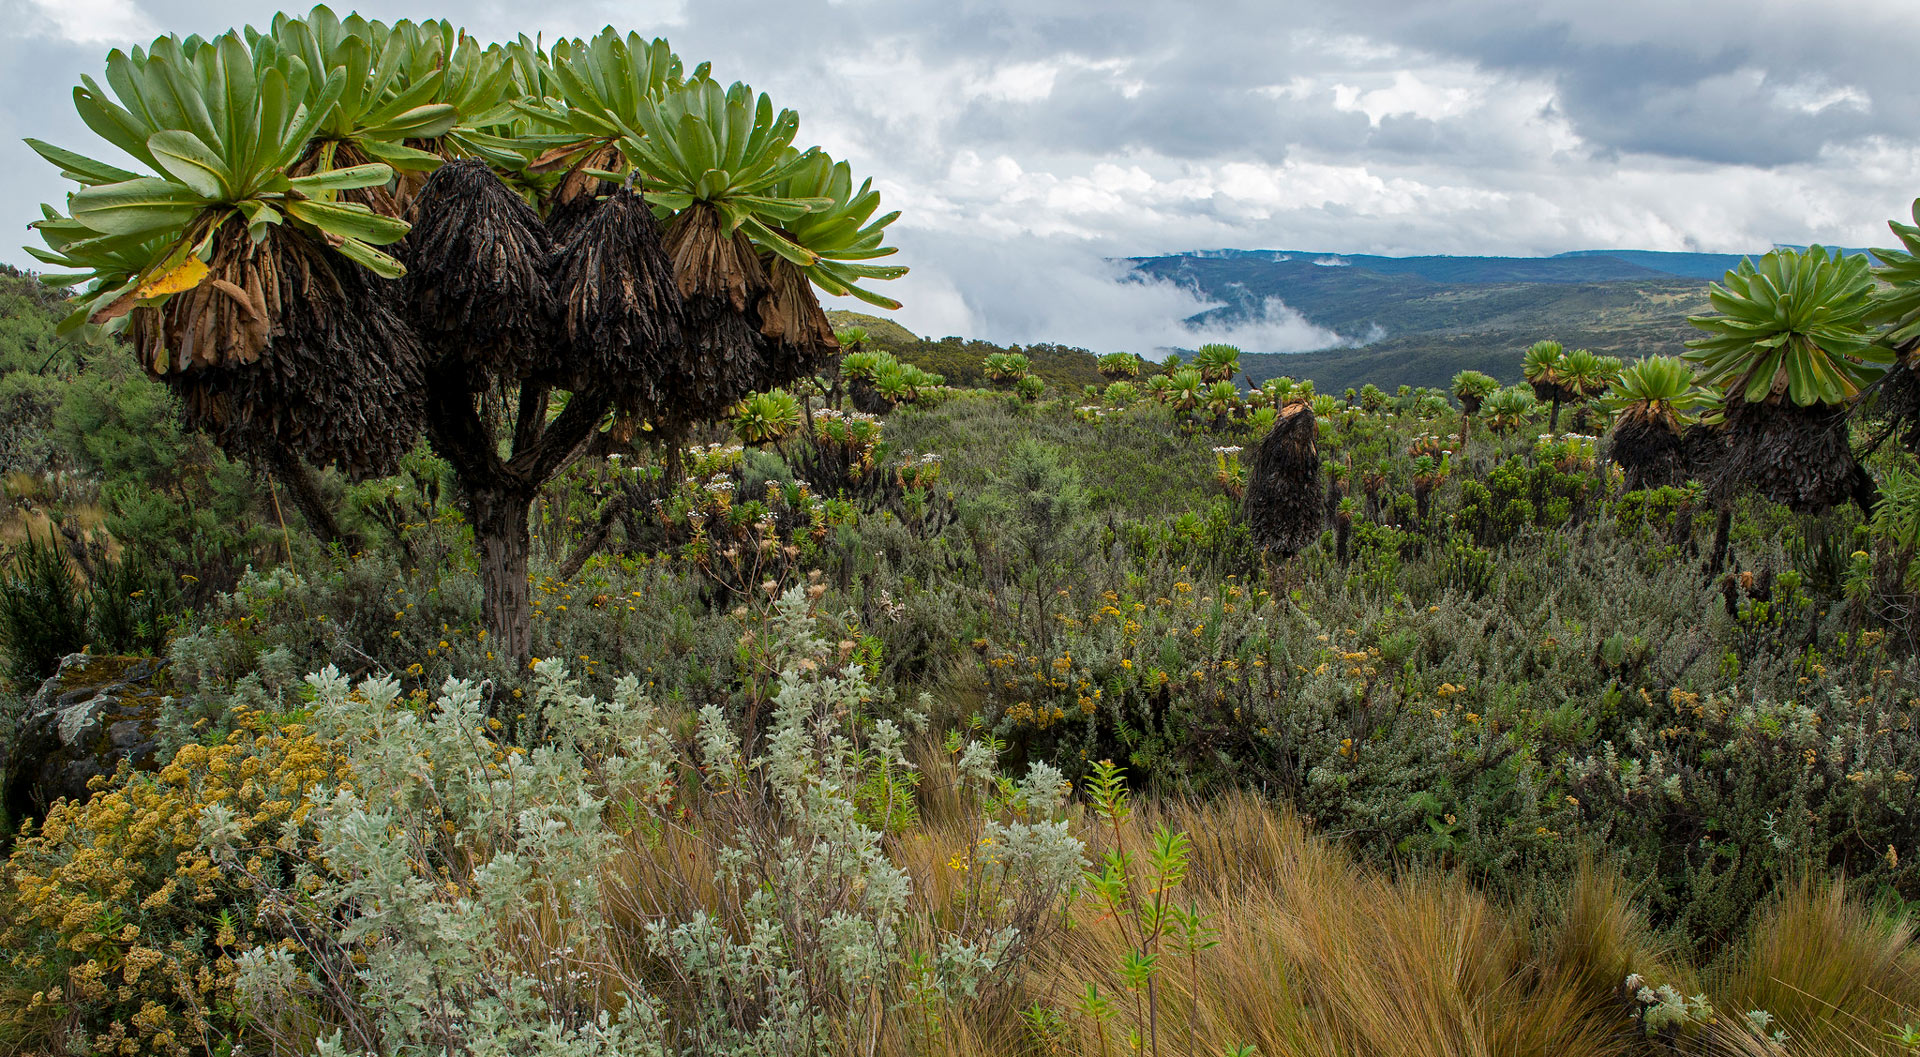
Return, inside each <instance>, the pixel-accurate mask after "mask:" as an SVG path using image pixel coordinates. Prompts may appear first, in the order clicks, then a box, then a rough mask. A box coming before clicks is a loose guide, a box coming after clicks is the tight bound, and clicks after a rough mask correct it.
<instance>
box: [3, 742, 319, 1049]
mask: <svg viewBox="0 0 1920 1057" xmlns="http://www.w3.org/2000/svg"><path fill="white" fill-rule="evenodd" d="M344 764H345V761H344V759H343V758H342V757H341V756H340V755H339V753H338V751H337V750H336V747H335V746H334V745H332V744H330V743H327V742H323V741H321V740H320V739H318V738H316V737H315V736H314V735H313V734H311V733H310V732H308V731H307V730H306V728H304V727H303V726H300V725H299V724H288V725H284V726H272V725H269V724H266V723H264V722H262V721H261V719H260V717H258V716H246V717H243V718H242V719H241V721H240V727H239V729H237V730H235V731H234V732H233V733H232V734H231V735H229V736H228V737H227V738H226V739H225V740H224V741H221V742H219V743H217V744H213V745H203V744H190V745H187V746H185V747H184V748H182V749H180V750H179V751H178V752H177V753H175V755H174V756H173V758H172V759H171V760H170V761H169V762H168V763H167V765H166V766H165V767H163V768H162V769H161V770H160V771H159V772H158V773H144V772H134V771H131V770H129V769H126V768H123V769H122V770H121V772H120V774H118V775H116V776H115V778H114V779H113V781H111V782H101V781H100V780H98V779H96V783H97V788H98V791H97V792H96V793H95V795H94V796H93V797H92V799H90V800H88V801H86V802H85V803H73V802H68V801H62V802H60V803H58V804H56V805H54V807H53V808H52V809H51V810H49V811H48V813H47V817H46V818H45V820H44V821H43V822H42V823H41V824H40V825H39V826H38V827H37V828H35V827H32V826H29V827H28V828H27V829H25V830H24V831H23V833H22V835H21V838H20V840H19V841H18V842H17V843H16V844H15V845H14V848H13V852H12V854H11V856H10V857H9V858H8V860H7V862H6V863H5V865H4V867H3V868H0V950H4V951H5V952H6V953H5V954H4V956H3V957H4V962H0V973H4V978H3V979H0V1033H4V1034H3V1035H0V1037H4V1038H6V1039H7V1041H9V1042H10V1043H12V1044H13V1045H14V1046H15V1047H17V1048H20V1049H24V1050H27V1051H32V1052H45V1051H49V1050H59V1049H69V1050H72V1049H81V1050H85V1051H89V1052H96V1053H111V1054H124V1055H128V1057H132V1055H140V1054H164V1055H176V1054H188V1053H211V1052H218V1051H220V1050H222V1049H224V1048H225V1047H224V1045H223V1044H225V1043H230V1042H233V1041H236V1040H237V1033H238V1019H237V1014H236V1010H235V1008H234V1003H233V985H234V980H235V964H234V959H235V958H236V957H237V956H238V955H239V954H240V953H241V952H242V951H245V950H248V949H250V948H252V947H254V946H257V945H266V946H273V945H275V944H276V943H278V942H279V938H278V937H275V936H272V935H269V934H266V933H265V931H263V930H262V929H261V928H260V927H259V926H257V925H256V923H255V921H254V917H255V915H254V914H252V913H251V907H252V905H253V904H254V902H255V897H254V896H253V895H252V893H251V892H250V891H249V885H250V883H251V882H250V881H249V880H248V879H247V877H246V876H244V875H241V874H237V873H232V872H229V871H226V870H223V869H221V868H220V867H218V866H216V865H215V864H214V863H213V862H212V861H211V860H210V859H209V858H208V857H207V856H206V855H204V854H203V853H202V852H201V851H200V849H199V845H200V841H199V825H200V814H201V811H202V809H203V808H205V807H206V806H208V805H210V804H216V803H218V804H223V805H225V806H226V807H227V808H228V809H229V810H231V811H232V812H233V813H234V816H235V819H236V821H237V822H238V824H239V825H240V826H241V828H242V830H243V832H244V835H245V841H246V844H247V845H248V848H249V855H250V856H251V858H252V865H253V866H254V867H255V869H254V870H252V871H249V872H251V873H252V874H254V875H255V876H259V875H260V874H261V873H262V872H263V871H280V870H290V869H291V868H292V867H293V866H294V865H295V864H294V863H293V862H291V861H290V859H292V858H293V857H294V856H292V855H290V854H289V852H290V851H293V850H295V849H298V848H301V847H306V846H309V845H308V842H302V841H299V840H298V836H299V832H300V830H301V828H302V823H303V822H304V820H305V818H306V814H307V810H308V806H307V800H306V792H307V790H308V789H309V788H310V787H312V786H314V785H316V784H321V783H325V784H330V785H335V784H340V783H341V782H342V781H343V780H344V779H345V778H346V777H347V774H348V772H347V770H346V769H345V766H344Z"/></svg>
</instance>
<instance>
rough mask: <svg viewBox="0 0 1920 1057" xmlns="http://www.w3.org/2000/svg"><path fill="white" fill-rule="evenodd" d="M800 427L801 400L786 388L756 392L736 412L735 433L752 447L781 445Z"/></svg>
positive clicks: (734, 418) (743, 401)
mask: <svg viewBox="0 0 1920 1057" xmlns="http://www.w3.org/2000/svg"><path fill="white" fill-rule="evenodd" d="M799 428H800V401H798V400H796V399H794V397H793V394H792V393H789V392H787V391H786V390H784V389H775V390H772V391H770V392H765V393H755V394H753V395H752V396H750V397H747V398H746V399H745V400H742V401H741V402H740V406H739V408H738V409H736V410H735V412H734V415H733V435H734V436H735V437H737V438H739V440H740V443H742V444H746V445H749V446H753V445H760V444H778V443H780V442H781V441H783V440H785V439H787V438H788V437H789V436H791V435H792V434H793V431H794V430H796V429H799Z"/></svg>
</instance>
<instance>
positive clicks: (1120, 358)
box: [1097, 352, 1140, 382]
mask: <svg viewBox="0 0 1920 1057" xmlns="http://www.w3.org/2000/svg"><path fill="white" fill-rule="evenodd" d="M1097 366H1098V369H1099V371H1100V377H1102V378H1105V379H1106V380H1107V381H1109V382H1119V381H1124V380H1126V379H1128V378H1138V377H1139V376H1140V357H1138V356H1136V355H1134V354H1133V353H1131V352H1109V353H1107V354H1106V355H1104V356H1102V357H1100V359H1099V361H1098V364H1097Z"/></svg>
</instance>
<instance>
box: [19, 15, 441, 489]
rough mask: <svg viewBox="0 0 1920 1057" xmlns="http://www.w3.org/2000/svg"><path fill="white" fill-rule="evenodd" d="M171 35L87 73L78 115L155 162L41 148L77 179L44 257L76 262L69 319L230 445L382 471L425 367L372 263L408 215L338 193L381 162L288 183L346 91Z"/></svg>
mask: <svg viewBox="0 0 1920 1057" xmlns="http://www.w3.org/2000/svg"><path fill="white" fill-rule="evenodd" d="M257 43H259V44H260V46H257V47H253V48H249V47H248V46H247V44H246V43H245V42H244V41H243V40H242V38H241V36H240V35H239V34H237V33H231V32H230V33H227V34H225V35H223V36H221V37H218V38H215V39H213V40H201V39H199V38H193V37H189V38H185V39H181V38H177V37H162V38H160V39H158V40H156V41H154V42H153V43H152V45H150V46H149V47H148V48H145V49H141V48H135V49H133V50H132V51H131V52H122V51H118V50H116V51H114V52H113V53H111V54H110V55H109V56H108V58H107V68H106V80H107V85H108V86H109V87H110V88H111V91H109V90H108V89H107V88H103V87H101V86H100V85H99V84H98V83H96V82H94V81H93V80H92V79H91V78H83V79H82V84H81V87H80V88H78V89H77V90H76V91H75V93H74V103H75V106H76V109H78V111H79V113H80V116H81V118H82V120H83V121H85V123H86V124H87V126H88V127H89V128H90V129H92V130H93V131H94V132H95V133H97V134H99V135H100V136H101V137H102V138H103V139H105V140H106V141H107V142H108V143H110V144H112V145H113V146H115V147H117V148H119V149H120V150H122V151H124V152H125V153H126V154H128V155H130V156H131V157H133V158H134V159H135V160H136V161H137V162H138V163H140V164H141V165H143V166H145V167H146V168H147V170H148V172H146V173H140V172H134V171H128V170H123V169H120V168H118V167H117V166H113V165H109V164H106V163H103V162H99V161H96V160H93V159H91V158H88V157H86V156H85V155H83V154H80V153H78V152H74V151H71V150H67V149H65V148H60V147H55V146H52V145H50V144H46V143H41V142H39V141H30V145H31V146H33V148H34V149H35V150H36V151H38V152H39V153H40V154H41V155H42V156H43V157H45V158H47V159H48V160H50V161H52V162H54V163H55V164H57V165H59V166H60V167H61V169H62V171H63V173H64V174H65V175H67V176H68V177H69V178H71V179H73V180H74V181H75V182H76V183H77V184H79V185H80V187H79V189H78V190H76V191H74V192H73V193H72V194H70V195H69V197H68V200H67V207H68V211H67V214H66V215H62V214H61V213H60V212H59V211H58V210H55V209H52V208H51V207H48V208H46V209H45V210H44V213H45V214H46V216H45V219H43V220H42V221H40V222H39V223H37V224H36V225H35V227H36V228H37V229H38V230H39V232H40V234H41V236H42V238H43V240H44V241H45V242H46V248H45V249H44V250H42V249H37V248H30V249H29V252H32V253H34V255H35V256H36V257H38V258H39V259H40V260H42V261H45V262H47V263H49V264H53V265H56V266H60V267H64V268H68V269H71V270H72V271H73V272H74V273H75V274H73V275H70V276H54V277H50V278H51V279H52V280H53V281H57V282H61V283H63V284H66V283H76V284H78V285H79V286H80V294H79V296H78V297H77V298H76V300H77V302H78V304H79V307H78V308H77V309H76V311H75V312H74V313H73V314H72V315H71V316H69V317H68V319H67V320H66V322H65V324H64V326H65V328H66V329H68V330H73V329H76V328H80V327H83V326H87V325H92V326H94V327H97V328H100V329H101V330H104V331H111V332H123V333H125V334H126V336H127V337H128V338H129V340H130V341H131V343H132V344H133V346H134V349H135V350H136V352H137V354H138V356H139V358H140V360H141V362H142V364H143V365H144V366H145V367H146V368H147V369H148V370H149V371H151V372H152V373H154V374H155V375H157V376H160V377H163V378H165V379H166V380H168V381H169V382H170V383H171V384H172V385H173V386H174V388H175V390H176V391H177V392H178V393H179V394H180V396H181V398H182V401H183V404H184V407H185V411H186V415H187V418H188V421H189V423H190V424H191V425H194V426H197V427H200V428H203V429H205V430H206V431H207V432H208V433H210V434H211V435H212V436H213V437H214V439H215V440H216V441H218V442H219V443H221V444H222V446H224V447H226V448H227V449H228V450H230V451H232V452H233V453H235V454H241V455H248V456H266V455H268V454H270V453H273V452H284V451H288V450H294V451H300V452H303V453H306V454H307V455H308V457H310V458H311V459H313V460H314V461H315V462H326V461H338V462H339V463H340V464H341V465H342V466H343V467H345V468H346V469H348V470H349V471H350V472H353V473H356V474H372V473H380V472H385V471H387V470H388V469H390V468H391V467H392V466H393V465H394V464H395V463H396V461H397V459H398V458H399V456H400V455H401V454H403V453H404V452H405V451H406V450H407V448H408V447H410V446H411V443H412V436H413V433H414V431H415V430H417V428H418V410H419V400H420V386H421V375H420V359H419V356H418V352H417V346H416V345H415V343H414V342H413V341H412V338H411V335H410V334H409V333H407V331H406V328H405V327H404V326H401V325H400V324H399V322H398V319H397V316H396V315H395V314H394V312H393V310H392V308H391V306H390V305H388V304H387V303H386V302H385V301H384V299H383V298H381V297H380V296H378V293H377V291H376V289H375V286H374V282H375V280H374V277H373V273H377V274H379V275H382V276H388V277H392V276H398V275H400V274H401V273H402V272H403V270H404V269H403V268H402V267H401V265H400V263H399V261H397V260H396V259H394V258H393V257H392V256H390V255H389V254H388V253H386V252H384V251H383V250H382V249H380V248H379V247H382V246H386V245H389V244H391V243H393V242H394V241H395V240H397V239H398V238H400V237H401V236H402V235H404V234H405V233H406V231H407V225H406V224H405V223H404V222H401V221H399V220H396V219H393V218H391V217H386V216H382V215H380V214H377V213H375V212H373V211H372V210H369V209H368V208H367V207H366V206H364V205H361V204H359V203H354V202H347V201H341V200H340V196H341V195H342V193H344V192H350V191H354V190H358V189H363V188H368V187H377V186H382V185H385V184H386V183H388V181H390V180H391V179H392V178H393V170H392V169H391V168H390V167H389V166H387V165H386V164H384V163H378V162H370V163H367V164H364V165H356V166H352V167H348V168H344V169H333V170H329V171H324V172H314V173H309V174H306V175H294V174H293V173H292V172H291V168H290V167H291V166H292V165H293V164H294V162H295V161H296V160H298V159H299V158H300V157H301V156H302V153H303V151H304V150H305V149H306V147H307V145H308V143H309V141H310V140H311V138H312V136H313V134H314V131H315V129H316V128H318V126H319V125H320V123H321V122H322V120H323V119H324V118H325V117H326V115H327V113H328V112H329V110H330V109H331V108H332V107H333V106H334V105H335V103H336V102H337V101H338V99H339V98H340V96H341V94H342V92H343V91H344V88H345V84H346V80H347V73H346V71H344V70H341V69H331V70H325V71H322V74H323V76H321V77H320V80H319V84H318V86H317V87H316V86H315V83H314V80H315V77H316V75H315V74H314V73H313V72H312V71H311V69H310V68H309V67H308V66H307V64H306V63H305V62H304V61H303V60H301V59H300V58H298V57H297V56H294V55H291V54H289V53H287V52H285V51H284V50H282V49H280V48H279V47H278V46H277V45H274V44H272V43H271V42H268V41H265V40H264V39H263V40H262V41H260V42H257Z"/></svg>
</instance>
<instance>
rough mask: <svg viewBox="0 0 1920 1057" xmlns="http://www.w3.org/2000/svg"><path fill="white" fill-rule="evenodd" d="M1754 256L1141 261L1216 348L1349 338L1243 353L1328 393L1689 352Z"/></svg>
mask: <svg viewBox="0 0 1920 1057" xmlns="http://www.w3.org/2000/svg"><path fill="white" fill-rule="evenodd" d="M1840 249H1841V252H1843V253H1847V254H1859V253H1864V252H1865V251H1864V250H1858V249H1852V248H1840ZM1763 252H1764V251H1763ZM1741 257H1742V255H1740V254H1731V253H1672V252H1662V251H1653V250H1575V251H1571V252H1568V253H1561V254H1557V255H1555V256H1551V257H1458V256H1437V255H1436V256H1416V257H1384V256H1379V255H1375V254H1363V253H1324V252H1318V251H1312V250H1284V249H1283V250H1203V251H1196V252H1191V253H1179V254H1168V255H1164V256H1157V257H1132V258H1128V259H1127V263H1129V264H1131V265H1132V266H1133V270H1132V272H1131V273H1130V274H1129V276H1128V278H1129V279H1130V280H1132V281H1136V282H1168V283H1173V284H1175V285H1177V286H1180V287H1183V288H1185V289H1187V290H1190V291H1191V292H1192V293H1193V294H1194V296H1196V297H1198V298H1200V299H1202V300H1204V301H1207V302H1211V303H1213V304H1214V306H1215V307H1213V308H1209V309H1207V310H1205V311H1203V312H1199V313H1196V314H1195V315H1192V316H1189V317H1188V318H1187V319H1186V320H1185V322H1186V324H1187V325H1188V326H1189V327H1190V328H1192V330H1193V333H1194V344H1195V345H1196V346H1197V345H1199V344H1200V343H1202V342H1205V341H1209V340H1215V339H1214V338H1213V337H1212V336H1211V335H1210V334H1209V332H1210V331H1211V332H1213V333H1216V334H1220V333H1227V332H1229V331H1231V330H1233V329H1234V328H1236V327H1237V326H1239V325H1242V324H1246V323H1252V322H1258V321H1261V320H1263V319H1265V318H1267V316H1268V314H1269V313H1271V312H1272V311H1273V310H1274V307H1275V302H1278V303H1279V304H1284V305H1285V306H1286V307H1287V308H1288V309H1290V310H1291V311H1293V312H1296V313H1298V314H1299V315H1300V316H1301V317H1302V318H1304V319H1305V320H1306V321H1307V322H1308V323H1311V324H1313V325H1314V326H1316V327H1319V328H1321V329H1324V330H1330V331H1332V332H1333V333H1335V334H1337V335H1340V336H1342V337H1343V338H1345V339H1346V344H1345V346H1344V347H1340V348H1334V349H1326V350H1321V351H1317V352H1308V353H1275V352H1273V351H1272V350H1263V349H1254V348H1249V349H1246V351H1245V354H1244V355H1243V358H1242V362H1243V363H1244V364H1246V367H1247V372H1248V374H1249V375H1251V376H1252V377H1253V378H1254V379H1256V380H1259V379H1263V378H1266V377H1271V376H1273V375H1277V374H1289V375H1293V376H1294V377H1300V378H1308V377H1310V378H1313V379H1314V381H1315V383H1316V384H1317V385H1318V386H1320V387H1321V388H1322V389H1323V390H1324V389H1328V388H1333V389H1345V388H1346V387H1347V386H1350V385H1353V386H1357V385H1361V384H1364V383H1366V382H1373V383H1375V384H1377V385H1382V386H1394V385H1402V384H1405V385H1444V384H1446V383H1447V381H1448V380H1450V379H1451V378H1452V376H1453V374H1454V373H1455V372H1456V371H1460V370H1465V369H1469V368H1471V369H1474V370H1481V371H1486V372H1487V373H1489V374H1492V375H1494V376H1495V377H1497V378H1500V379H1502V380H1506V381H1517V380H1518V379H1519V366H1520V361H1519V350H1521V349H1524V348H1525V347H1526V346H1527V345H1530V344H1532V343H1533V342H1534V341H1537V340H1539V339H1541V338H1554V339H1556V340H1558V341H1560V342H1562V343H1563V344H1565V345H1566V346H1567V347H1569V348H1591V349H1593V350H1594V351H1595V352H1600V353H1606V354H1611V355H1616V356H1622V357H1628V358H1631V357H1638V356H1645V355H1649V354H1654V353H1678V352H1680V351H1681V350H1682V349H1683V348H1684V347H1685V346H1684V343H1685V342H1686V341H1687V340H1688V339H1689V338H1692V337H1694V336H1696V335H1697V332H1696V331H1695V330H1694V328H1692V327H1691V326H1689V325H1688V324H1687V317H1688V316H1690V315H1700V314H1703V313H1707V312H1710V311H1712V304H1711V302H1710V301H1709V300H1708V298H1707V290H1708V284H1709V282H1710V281H1712V280H1718V279H1720V278H1721V277H1722V276H1724V275H1725V273H1726V272H1727V271H1728V270H1729V269H1731V268H1733V267H1735V266H1736V265H1738V264H1739V262H1740V260H1741ZM1138 351H1141V352H1143V353H1147V352H1150V351H1151V350H1146V349H1142V350H1138Z"/></svg>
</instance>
